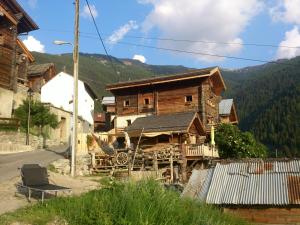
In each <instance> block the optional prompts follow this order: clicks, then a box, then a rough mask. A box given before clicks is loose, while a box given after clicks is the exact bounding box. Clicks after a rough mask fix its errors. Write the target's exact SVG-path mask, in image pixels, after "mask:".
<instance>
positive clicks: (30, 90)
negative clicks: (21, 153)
mask: <svg viewBox="0 0 300 225" xmlns="http://www.w3.org/2000/svg"><path fill="white" fill-rule="evenodd" d="M32 96H33V90H32V89H31V88H28V90H27V99H28V115H27V132H26V145H29V129H30V107H31V98H32Z"/></svg>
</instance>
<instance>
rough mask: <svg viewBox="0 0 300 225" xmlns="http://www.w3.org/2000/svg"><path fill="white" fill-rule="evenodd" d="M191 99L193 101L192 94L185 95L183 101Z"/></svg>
mask: <svg viewBox="0 0 300 225" xmlns="http://www.w3.org/2000/svg"><path fill="white" fill-rule="evenodd" d="M192 101H193V96H192V95H187V96H185V102H192Z"/></svg>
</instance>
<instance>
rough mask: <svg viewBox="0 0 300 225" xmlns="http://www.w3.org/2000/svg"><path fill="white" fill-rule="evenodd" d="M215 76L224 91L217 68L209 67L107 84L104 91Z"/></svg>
mask: <svg viewBox="0 0 300 225" xmlns="http://www.w3.org/2000/svg"><path fill="white" fill-rule="evenodd" d="M215 74H216V79H214V80H215V81H217V82H218V83H219V84H220V85H221V86H222V88H223V89H226V86H225V83H224V80H223V78H222V76H221V73H220V70H219V68H218V67H209V68H204V69H198V70H189V71H187V72H185V73H180V74H175V75H168V76H159V77H155V78H148V79H140V80H135V81H126V82H119V83H114V84H109V85H107V86H106V90H109V91H112V90H117V89H123V88H129V87H137V86H147V85H154V84H161V83H168V82H178V81H182V80H189V79H195V78H202V77H210V76H212V75H215Z"/></svg>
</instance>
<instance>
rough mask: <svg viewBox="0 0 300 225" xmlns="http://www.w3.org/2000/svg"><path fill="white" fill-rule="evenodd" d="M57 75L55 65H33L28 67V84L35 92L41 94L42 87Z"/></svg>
mask: <svg viewBox="0 0 300 225" xmlns="http://www.w3.org/2000/svg"><path fill="white" fill-rule="evenodd" d="M55 75H56V70H55V66H54V63H44V64H33V65H30V66H29V67H28V83H29V87H31V89H32V90H33V91H34V92H41V87H42V86H43V85H44V84H45V83H47V82H48V81H49V80H51V79H52V78H53V77H54V76H55Z"/></svg>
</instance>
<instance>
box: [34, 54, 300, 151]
mask: <svg viewBox="0 0 300 225" xmlns="http://www.w3.org/2000/svg"><path fill="white" fill-rule="evenodd" d="M34 56H35V59H36V63H46V62H53V63H55V65H56V68H57V72H60V71H62V70H65V71H66V72H68V73H71V72H72V67H73V66H72V65H73V64H72V55H71V54H63V55H49V54H41V53H34ZM112 60H113V65H114V67H115V68H116V71H117V73H115V72H114V71H113V69H112V67H111V65H110V61H109V60H108V58H107V57H106V56H104V55H98V54H80V65H79V71H80V72H79V76H80V79H82V80H84V81H86V82H87V83H89V84H90V86H91V87H92V88H93V90H94V91H95V92H96V93H97V94H98V96H99V97H100V96H102V95H104V94H108V93H106V92H105V85H106V84H107V83H112V82H118V81H125V80H134V79H140V78H145V77H153V76H159V75H162V74H172V73H178V72H183V71H186V70H188V68H186V67H183V66H155V65H147V64H144V63H141V62H139V61H136V60H131V59H118V58H114V57H112ZM279 63H281V64H271V63H269V64H264V65H260V66H254V67H247V68H243V69H239V70H227V69H223V70H222V74H223V77H224V79H225V82H226V85H227V91H226V92H225V93H224V95H225V97H233V98H234V99H235V103H236V106H237V112H238V116H239V120H240V124H239V126H240V128H241V129H242V130H250V131H252V132H253V133H254V134H255V136H256V138H257V139H259V140H260V141H262V142H263V143H264V144H266V145H267V146H268V147H269V148H270V149H271V154H273V153H274V152H273V151H274V149H275V148H277V149H278V153H279V154H281V155H282V156H299V157H300V57H297V58H294V59H291V60H282V61H279Z"/></svg>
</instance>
